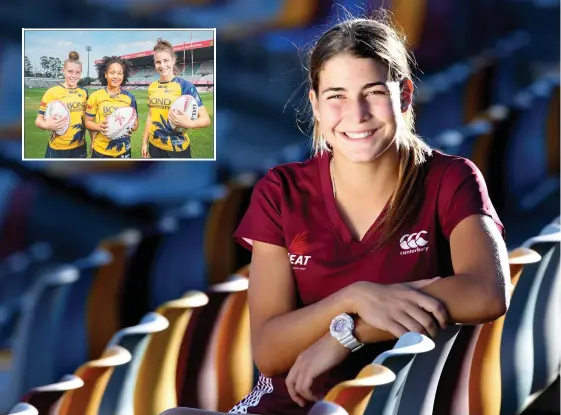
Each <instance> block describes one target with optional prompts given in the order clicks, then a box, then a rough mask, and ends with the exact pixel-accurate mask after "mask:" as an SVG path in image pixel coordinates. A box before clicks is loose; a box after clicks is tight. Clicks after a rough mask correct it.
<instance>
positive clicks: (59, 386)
mask: <svg viewBox="0 0 561 415" xmlns="http://www.w3.org/2000/svg"><path fill="white" fill-rule="evenodd" d="M82 386H84V381H83V380H82V379H80V378H79V377H78V376H75V375H64V376H63V377H62V378H61V380H60V381H58V382H55V383H51V384H49V385H43V386H37V387H35V388H33V389H30V390H29V391H27V392H26V394H25V395H24V396H23V398H22V399H21V401H22V402H26V403H28V404H31V405H33V406H34V407H36V408H37V409H38V410H39V415H43V414H50V413H52V412H53V411H54V410H55V405H57V404H58V402H59V401H60V399H61V398H62V396H63V395H64V394H65V393H66V392H68V391H71V390H74V389H78V388H81V387H82Z"/></svg>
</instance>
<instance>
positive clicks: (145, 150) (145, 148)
mask: <svg viewBox="0 0 561 415" xmlns="http://www.w3.org/2000/svg"><path fill="white" fill-rule="evenodd" d="M141 154H142V157H143V158H145V159H147V158H150V154H148V143H145V142H143V143H142V149H141Z"/></svg>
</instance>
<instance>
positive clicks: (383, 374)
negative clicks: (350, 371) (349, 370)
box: [323, 363, 395, 415]
mask: <svg viewBox="0 0 561 415" xmlns="http://www.w3.org/2000/svg"><path fill="white" fill-rule="evenodd" d="M394 380H395V374H394V373H393V372H392V371H391V370H390V369H388V368H387V367H385V366H382V365H379V364H376V363H371V364H369V365H367V366H365V367H363V368H362V370H361V371H360V372H359V374H358V375H357V376H356V377H355V378H354V379H351V380H347V381H344V382H340V383H338V384H337V385H335V386H334V387H332V388H331V389H330V390H329V392H328V393H327V395H325V397H324V398H323V399H324V400H325V401H328V402H333V403H335V404H337V405H340V406H342V407H343V408H344V409H345V410H346V411H347V412H348V413H349V415H363V414H364V410H365V408H366V405H367V404H368V401H369V399H370V397H371V396H372V393H373V390H374V391H375V390H376V388H377V387H379V386H380V385H387V384H389V383H391V382H393V381H394Z"/></svg>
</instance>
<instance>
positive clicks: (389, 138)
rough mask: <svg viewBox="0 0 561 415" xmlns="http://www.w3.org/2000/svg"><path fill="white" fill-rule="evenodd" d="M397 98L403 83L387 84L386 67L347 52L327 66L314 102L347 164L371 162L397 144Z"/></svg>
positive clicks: (327, 134)
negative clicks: (351, 162) (395, 142)
mask: <svg viewBox="0 0 561 415" xmlns="http://www.w3.org/2000/svg"><path fill="white" fill-rule="evenodd" d="M399 95H400V91H399V83H398V82H395V81H388V69H387V66H386V65H384V64H382V63H380V62H378V61H376V60H374V59H369V58H357V57H354V56H352V55H349V54H346V53H344V54H338V55H336V56H334V57H332V58H331V59H329V60H328V61H327V62H326V63H325V64H324V66H323V68H322V70H321V71H320V73H319V83H318V90H317V92H316V91H314V90H312V91H310V101H311V103H312V108H313V110H314V116H315V117H316V119H318V120H319V125H320V131H321V133H322V134H323V137H324V138H325V140H326V141H327V143H329V144H330V145H331V147H332V148H333V152H334V153H337V154H340V155H341V156H343V157H344V158H346V159H348V160H349V161H353V162H367V161H372V160H374V159H376V158H378V157H379V156H381V155H382V154H383V153H384V152H385V151H386V150H387V149H388V148H389V147H390V146H391V145H392V144H393V143H394V141H395V140H394V139H395V136H396V132H397V129H398V124H399V123H398V121H399V120H398V119H397V116H399V117H401V115H400V114H399V112H400V111H399Z"/></svg>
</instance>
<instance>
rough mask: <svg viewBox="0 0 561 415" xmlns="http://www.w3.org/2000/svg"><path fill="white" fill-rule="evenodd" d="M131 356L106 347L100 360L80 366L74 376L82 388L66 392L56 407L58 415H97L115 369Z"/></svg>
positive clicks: (119, 348) (116, 348)
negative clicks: (80, 380)
mask: <svg viewBox="0 0 561 415" xmlns="http://www.w3.org/2000/svg"><path fill="white" fill-rule="evenodd" d="M130 359H131V354H130V353H129V352H128V350H126V349H124V348H122V347H120V346H111V347H108V348H107V349H106V350H105V351H104V352H103V355H102V356H101V358H99V359H97V360H91V361H89V362H86V363H84V364H83V365H82V366H80V367H79V368H78V369H77V370H76V372H75V375H76V376H78V377H79V378H81V379H82V380H83V381H84V386H82V387H81V388H78V389H74V390H71V391H68V392H67V393H65V394H64V396H63V397H62V400H61V401H60V404H59V406H58V409H59V412H58V414H59V415H74V414H83V415H97V414H98V413H99V405H100V403H101V399H102V397H103V394H104V392H105V388H106V386H107V382H108V381H109V378H110V377H111V374H112V372H113V370H114V368H115V367H117V366H120V365H124V364H126V363H128V362H130Z"/></svg>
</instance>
